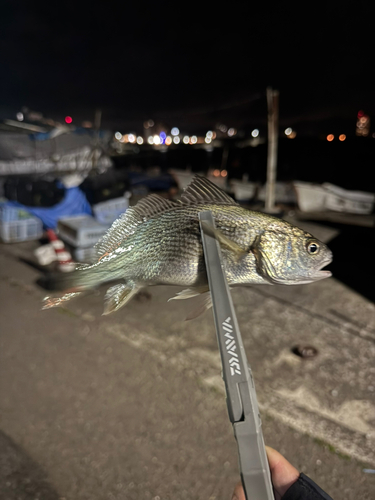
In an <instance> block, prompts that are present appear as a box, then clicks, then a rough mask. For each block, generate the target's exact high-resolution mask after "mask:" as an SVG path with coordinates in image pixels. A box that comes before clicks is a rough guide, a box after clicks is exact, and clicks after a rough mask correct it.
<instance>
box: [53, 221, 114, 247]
mask: <svg viewBox="0 0 375 500" xmlns="http://www.w3.org/2000/svg"><path fill="white" fill-rule="evenodd" d="M107 229H108V225H103V224H99V222H98V221H97V220H95V219H94V217H91V215H78V216H76V217H64V218H61V219H59V221H58V223H57V230H58V234H59V237H60V238H61V239H62V240H63V241H65V242H67V243H69V244H70V245H72V246H73V247H75V248H88V247H92V246H94V245H95V243H96V242H97V241H98V240H99V239H100V238H101V237H102V236H103V234H104V233H105V232H106V231H107Z"/></svg>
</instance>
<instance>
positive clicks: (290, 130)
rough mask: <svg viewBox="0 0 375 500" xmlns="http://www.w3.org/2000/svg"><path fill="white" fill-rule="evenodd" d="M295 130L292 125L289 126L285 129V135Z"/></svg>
mask: <svg viewBox="0 0 375 500" xmlns="http://www.w3.org/2000/svg"><path fill="white" fill-rule="evenodd" d="M292 132H293V129H292V128H291V127H288V128H286V129H285V130H284V133H285V135H290V134H291V133H292Z"/></svg>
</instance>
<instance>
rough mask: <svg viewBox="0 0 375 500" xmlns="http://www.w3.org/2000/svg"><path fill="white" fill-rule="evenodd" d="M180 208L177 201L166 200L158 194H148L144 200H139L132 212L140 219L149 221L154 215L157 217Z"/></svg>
mask: <svg viewBox="0 0 375 500" xmlns="http://www.w3.org/2000/svg"><path fill="white" fill-rule="evenodd" d="M180 206H181V203H180V202H178V201H172V200H166V199H165V198H162V197H161V196H159V195H158V194H150V195H148V196H146V198H142V199H141V200H139V202H138V203H137V204H136V206H135V207H134V210H135V211H136V212H137V214H138V215H139V216H140V217H142V218H144V217H146V218H147V219H149V218H150V217H153V216H154V215H159V214H161V213H163V212H166V211H167V210H173V209H174V208H176V207H180Z"/></svg>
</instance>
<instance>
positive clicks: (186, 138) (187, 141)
mask: <svg viewBox="0 0 375 500" xmlns="http://www.w3.org/2000/svg"><path fill="white" fill-rule="evenodd" d="M182 142H183V143H184V144H189V136H188V135H185V136H184V138H183V139H182Z"/></svg>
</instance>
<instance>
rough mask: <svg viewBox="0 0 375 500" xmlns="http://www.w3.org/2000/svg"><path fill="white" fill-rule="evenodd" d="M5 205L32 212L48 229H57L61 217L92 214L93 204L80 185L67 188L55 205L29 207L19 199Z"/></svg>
mask: <svg viewBox="0 0 375 500" xmlns="http://www.w3.org/2000/svg"><path fill="white" fill-rule="evenodd" d="M3 206H8V207H18V208H22V209H23V210H26V211H27V212H29V213H30V214H32V215H35V216H36V217H39V219H40V220H41V221H42V222H43V226H44V227H45V228H46V229H56V226H57V221H58V220H59V219H60V218H61V217H69V216H74V215H81V214H90V215H91V214H92V211H91V206H90V204H89V202H88V201H87V200H86V196H85V195H84V193H83V192H82V191H81V190H80V189H79V188H78V187H73V188H69V189H67V190H66V193H65V196H64V198H63V199H62V200H61V201H60V203H57V204H56V205H54V206H53V207H48V208H45V207H28V206H26V205H22V203H18V201H7V202H6V203H4V205H3Z"/></svg>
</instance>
